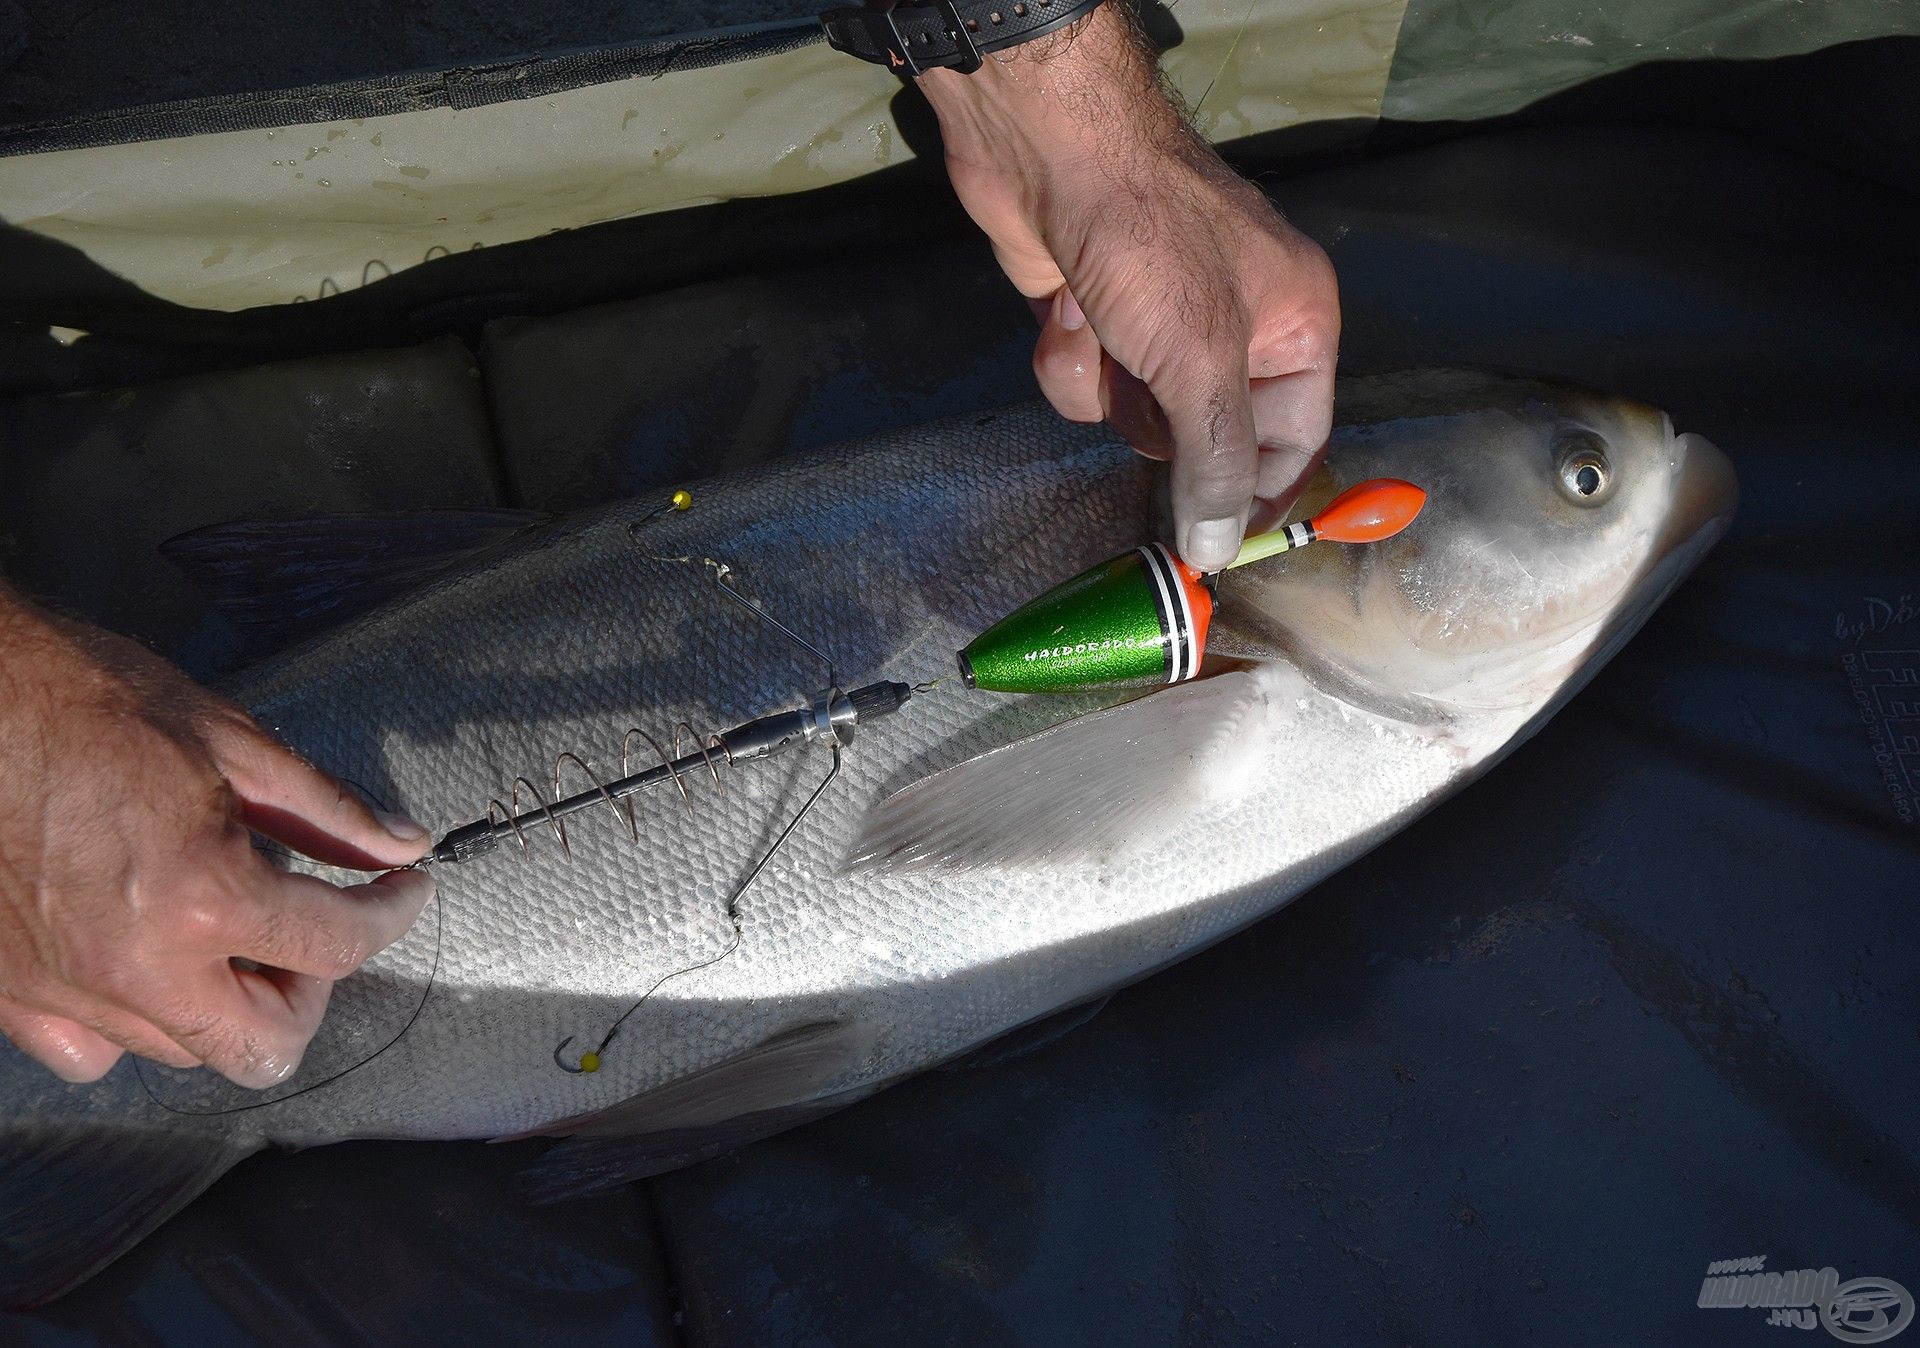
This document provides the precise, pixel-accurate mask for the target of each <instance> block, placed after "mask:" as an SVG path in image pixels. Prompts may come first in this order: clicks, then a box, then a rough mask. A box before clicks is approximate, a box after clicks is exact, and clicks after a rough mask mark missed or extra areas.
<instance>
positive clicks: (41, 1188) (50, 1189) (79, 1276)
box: [0, 1123, 252, 1310]
mask: <svg viewBox="0 0 1920 1348" xmlns="http://www.w3.org/2000/svg"><path fill="white" fill-rule="evenodd" d="M251 1151H252V1148H250V1147H238V1146H235V1145H233V1144H232V1143H230V1142H227V1141H225V1140H223V1139H221V1138H218V1137H212V1136H198V1135H195V1134H192V1133H169V1132H164V1131H159V1130H142V1131H132V1130H128V1129H124V1128H119V1129H113V1128H94V1127H90V1126H89V1125H87V1124H85V1123H73V1124H70V1125H68V1126H67V1127H64V1128H62V1129H60V1130H57V1131H56V1130H54V1129H50V1128H47V1129H34V1130H32V1131H12V1130H8V1131H0V1306H5V1307H6V1308H8V1309H16V1310H17V1309H22V1308H25V1307H28V1306H38V1305H40V1304H41V1303H43V1302H46V1301H51V1300H52V1299H53V1298H54V1297H57V1296H59V1295H60V1294H61V1293H63V1292H66V1291H67V1290H69V1289H70V1288H72V1287H74V1286H76V1285H77V1284H79V1283H81V1282H83V1281H85V1280H86V1279H87V1278H89V1277H91V1276H92V1275H93V1274H95V1273H97V1272H99V1271H100V1270H101V1269H102V1268H104V1267H106V1266H107V1265H108V1264H110V1263H112V1262H113V1261H114V1260H115V1259H117V1258H119V1257H120V1256H121V1255H122V1254H124V1253H126V1252H127V1250H129V1249H131V1248H132V1247H133V1246H134V1245H136V1244H137V1243H139V1241H140V1240H141V1239H142V1238H143V1237H145V1236H146V1235H147V1234H148V1233H149V1232H151V1231H153V1230H154V1229H155V1228H156V1227H158V1226H159V1225H160V1224H161V1223H162V1222H164V1221H166V1220H167V1218H169V1217H171V1216H172V1215H173V1214H174V1213H176V1212H178V1211H179V1210H180V1209H181V1208H183V1207H185V1206H186V1205H187V1204H188V1203H190V1202H192V1201H193V1199H195V1198H197V1197H198V1196H199V1195H200V1193H201V1192H202V1191H203V1190H205V1189H206V1188H207V1186H208V1185H210V1184H212V1183H213V1182H214V1181H215V1180H216V1179H219V1178H220V1176H221V1175H223V1174H225V1173H226V1172H227V1170H228V1169H229V1168H230V1167H232V1166H233V1165H235V1164H237V1163H238V1162H239V1161H240V1160H241V1159H242V1158H244V1157H245V1156H247V1155H248V1154H249V1152H251Z"/></svg>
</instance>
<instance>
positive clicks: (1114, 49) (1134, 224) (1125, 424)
mask: <svg viewBox="0 0 1920 1348" xmlns="http://www.w3.org/2000/svg"><path fill="white" fill-rule="evenodd" d="M920 85H921V87H922V89H923V90H924V91H925V93H926V95H927V98H928V100H929V101H930V102H931V103H932V104H933V107H934V111H935V112H936V113H937V114H938V116H939V118H940V129H941V134H942V137H943V139H944V141H945V143H946V155H947V170H948V173H949V175H950V176H951V177H952V179H953V185H954V189H955V191H957V192H958V193H959V196H960V200H961V203H962V204H963V205H965V206H966V208H967V212H968V214H970V215H971V216H972V217H973V219H974V221H975V223H977V224H978V225H979V226H980V227H981V228H982V229H984V230H985V231H986V232H987V235H988V237H989V238H990V239H992V241H993V246H994V251H995V253H996V254H997V255H998V257H999V259H1000V265H1001V266H1002V267H1003V268H1004V269H1005V270H1006V273H1007V275H1008V276H1009V277H1010V278H1011V279H1012V281H1013V283H1014V284H1015V285H1016V286H1018V287H1019V288H1020V290H1021V292H1022V293H1023V294H1025V295H1026V296H1027V297H1028V299H1030V300H1032V301H1034V302H1035V307H1036V310H1038V311H1039V312H1040V313H1041V315H1042V322H1043V327H1042V330H1041V334H1040V340H1039V343H1038V345H1037V346H1036V347H1035V350H1034V369H1035V372H1036V373H1037V374H1038V376H1039V379H1040V386H1041V388H1042V389H1044V390H1045V391H1046V394H1047V397H1048V399H1049V400H1051V401H1052V403H1053V405H1054V406H1055V407H1056V408H1057V409H1058V410H1059V411H1060V413H1061V415H1062V416H1065V417H1068V418H1070V419H1072V420H1075V421H1098V420H1100V419H1101V418H1102V417H1105V418H1106V419H1107V420H1108V421H1110V422H1112V423H1113V425H1114V427H1115V429H1117V430H1118V431H1120V433H1121V434H1122V435H1124V436H1126V437H1127V439H1128V441H1129V442H1130V443H1131V444H1132V445H1133V446H1134V448H1135V449H1137V450H1139V451H1140V452H1141V453H1143V454H1147V455H1150V456H1151V457H1153V458H1158V459H1171V460H1172V461H1173V509H1174V523H1175V537H1174V542H1175V544H1176V546H1177V547H1178V549H1179V551H1180V553H1181V555H1182V556H1183V557H1185V559H1186V560H1187V561H1189V562H1191V563H1192V564H1193V565H1195V566H1198V567H1200V568H1202V569H1203V570H1213V569H1217V568H1219V567H1222V566H1225V565H1226V564H1227V563H1228V562H1229V561H1231V560H1232V559H1233V555H1234V553H1235V552H1236V551H1237V550H1238V548H1239V546H1240V539H1241V535H1242V533H1243V532H1244V531H1245V528H1246V524H1247V519H1248V515H1249V512H1250V509H1251V507H1252V506H1253V504H1254V498H1255V496H1258V497H1260V498H1262V499H1263V500H1265V501H1266V502H1268V503H1269V504H1270V505H1272V506H1274V507H1277V508H1279V509H1284V508H1285V507H1286V506H1287V505H1289V504H1291V502H1292V500H1293V497H1294V496H1295V495H1297V494H1298V490H1299V488H1300V486H1301V485H1302V484H1303V482H1304V480H1305V478H1306V476H1307V474H1308V472H1309V471H1310V470H1311V469H1312V468H1313V466H1314V465H1315V463H1316V462H1317V460H1318V457H1319V454H1320V452H1321V450H1322V449H1323V448H1324V446H1325V443H1326V439H1327V433H1328V430H1329V428H1330V426H1331V422H1332V415H1333V367H1334V357H1335V353H1336V350H1337V348H1338V346H1339V338H1340V308H1339V298H1338V292H1337V290H1336V287H1335V284H1334V278H1333V268H1332V266H1331V264H1329V263H1328V261H1327V257H1326V254H1325V253H1323V252H1322V251H1321V250H1320V248H1319V247H1318V245H1316V244H1315V243H1314V242H1313V241H1312V240H1311V239H1308V238H1307V237H1306V236H1305V235H1303V234H1301V233H1299V232H1298V231H1297V230H1295V229H1294V228H1293V227H1292V226H1290V225H1288V224H1287V222H1286V221H1285V220H1284V219H1283V218H1281V216H1280V214H1279V212H1277V211H1276V210H1274V208H1273V207H1272V206H1271V205H1270V204H1269V203H1268V202H1267V199H1266V198H1265V197H1264V196H1262V195H1261V193H1260V192H1259V191H1258V189H1256V188H1255V187H1254V186H1253V185H1252V184H1250V183H1248V182H1247V181H1245V180H1244V179H1242V178H1240V177H1239V176H1238V175H1237V174H1235V173H1234V172H1233V171H1232V170H1231V169H1229V168H1228V167H1227V166H1226V165H1225V164H1223V163H1222V162H1221V161H1220V158H1219V156H1217V155H1216V154H1214V152H1213V150H1212V149H1211V148H1210V147H1209V146H1208V145H1207V144H1206V143H1205V142H1204V141H1203V140H1201V139H1200V137H1199V136H1197V135H1195V134H1194V133H1193V132H1192V131H1191V130H1189V129H1188V128H1187V126H1186V125H1185V123H1184V122H1183V121H1182V119H1181V117H1180V115H1179V113H1178V112H1177V111H1176V110H1175V109H1174V107H1173V105H1172V104H1171V103H1170V102H1169V101H1168V100H1167V98H1166V96H1165V95H1164V94H1163V93H1162V92H1161V90H1160V87H1159V84H1158V83H1157V81H1156V78H1155V75H1154V69H1153V61H1152V55H1151V52H1150V51H1148V50H1147V48H1146V47H1145V44H1144V41H1143V40H1142V39H1141V38H1140V37H1139V35H1138V33H1137V31H1136V30H1135V29H1134V27H1133V25H1132V21H1131V19H1130V18H1129V17H1128V15H1127V14H1126V13H1125V11H1124V10H1122V9H1121V7H1120V5H1119V3H1118V0H1109V3H1107V4H1105V5H1103V6H1102V7H1101V8H1100V9H1098V10H1096V11H1094V13H1093V14H1092V15H1091V16H1089V17H1088V18H1087V19H1085V20H1082V21H1081V22H1079V23H1077V24H1075V25H1073V26H1071V27H1070V28H1068V29H1067V30H1064V31H1063V33H1062V34H1060V35H1056V36H1050V37H1045V38H1040V39H1038V40H1036V41H1034V42H1030V43H1026V44H1023V45H1021V46H1017V47H1012V48H1009V49H1007V50H1006V51H1003V52H999V53H996V54H994V55H991V56H988V57H987V58H986V65H985V66H984V67H983V68H982V69H980V70H978V71H976V72H974V73H973V74H971V75H961V74H957V73H955V72H953V71H951V70H933V71H929V72H928V73H927V74H925V75H924V76H922V77H921V79H920Z"/></svg>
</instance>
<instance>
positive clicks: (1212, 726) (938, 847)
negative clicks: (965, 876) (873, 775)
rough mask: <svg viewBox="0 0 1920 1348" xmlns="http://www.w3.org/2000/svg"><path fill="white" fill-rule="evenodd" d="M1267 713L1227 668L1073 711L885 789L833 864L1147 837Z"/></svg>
mask: <svg viewBox="0 0 1920 1348" xmlns="http://www.w3.org/2000/svg"><path fill="white" fill-rule="evenodd" d="M1267 712H1268V699H1267V697H1266V694H1265V693H1264V692H1263V690H1262V687H1261V684H1260V682H1259V680H1258V679H1257V678H1256V676H1255V675H1253V674H1251V673H1248V672H1245V671H1240V670H1235V671H1231V672H1229V673H1225V674H1218V675H1215V676H1214V677H1212V678H1206V679H1200V680H1197V681H1196V682H1193V683H1183V684H1179V685H1177V686H1175V687H1172V688H1165V689H1162V690H1160V691H1158V692H1155V693H1152V694H1149V695H1148V696H1146V697H1142V698H1137V699H1135V700H1134V701H1132V702H1127V703H1123V704H1121V705H1120V706H1118V707H1109V708H1107V709H1106V710H1104V711H1096V712H1092V713H1089V714H1088V715H1085V716H1081V717H1077V718H1075V719H1074V720H1071V721H1067V722H1065V723H1063V724H1061V725H1057V726H1055V727H1053V728H1052V729H1051V730H1046V731H1043V732H1042V733H1040V734H1038V735H1033V736H1030V737H1029V738H1027V739H1023V740H1017V741H1015V742H1014V743H1012V744H1009V745H1006V746H1005V747H1004V748H1000V749H995V750H993V751H992V752H991V753H986V754H982V755H980V756H979V757H978V758H972V759H968V760H967V761H966V762H964V763H960V764H957V765H956V766H954V767H951V768H948V769H946V770H945V771H944V772H936V773H934V774H933V775H932V776H931V777H925V778H922V779H921V780H920V781H917V782H915V783H913V784H912V785H911V786H908V787H905V788H903V789H902V790H900V791H897V792H895V793H894V794H893V795H891V796H889V797H888V798H887V799H886V800H884V801H882V802H881V803H880V804H879V805H878V806H876V807H875V808H874V809H873V811H872V812H871V813H870V814H869V815H868V816H867V819H866V822H865V824H864V825H863V826H862V828H861V831H860V836H859V838H858V839H856V840H855V842H854V844H853V850H852V852H851V853H850V854H849V856H848V858H847V869H849V870H851V871H912V870H929V869H946V870H968V869H973V868H976V867H983V866H1011V865H1034V864H1046V863H1058V864H1075V863H1085V862H1089V861H1098V860H1102V859H1104V858H1105V857H1106V856H1109V855H1111V854H1113V853H1115V852H1118V851H1120V850H1122V849H1124V848H1125V847H1127V846H1128V845H1129V844H1133V843H1137V842H1151V841H1152V839H1154V838H1157V837H1161V836H1164V833H1165V831H1166V830H1167V829H1170V828H1175V827H1178V826H1179V825H1180V824H1181V823H1182V822H1183V821H1184V820H1186V819H1188V818H1189V817H1191V816H1193V815H1194V814H1195V813H1196V812H1197V811H1199V810H1202V809H1205V808H1207V807H1208V806H1209V805H1210V804H1211V803H1212V802H1213V801H1215V800H1216V799H1217V798H1218V796H1219V793H1220V790H1221V789H1222V787H1223V785H1224V784H1225V783H1228V782H1230V781H1232V780H1233V779H1234V778H1235V777H1236V776H1237V775H1238V774H1239V773H1240V772H1242V771H1243V770H1244V769H1245V768H1247V767H1248V766H1249V765H1252V764H1254V763H1255V762H1256V758H1255V756H1256V755H1257V754H1258V753H1259V752H1260V747H1261V744H1262V742H1263V737H1262V736H1259V735H1256V734H1254V733H1252V731H1253V730H1254V729H1255V728H1256V726H1257V724H1258V722H1259V720H1260V718H1262V717H1263V716H1265V715H1266V714H1267Z"/></svg>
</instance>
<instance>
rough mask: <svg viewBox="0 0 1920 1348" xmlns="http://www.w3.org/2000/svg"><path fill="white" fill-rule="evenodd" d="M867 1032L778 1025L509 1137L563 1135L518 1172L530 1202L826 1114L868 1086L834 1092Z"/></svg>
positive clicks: (575, 1192) (641, 1173) (604, 1184)
mask: <svg viewBox="0 0 1920 1348" xmlns="http://www.w3.org/2000/svg"><path fill="white" fill-rule="evenodd" d="M870 1046H871V1035H869V1034H868V1033H866V1032H865V1031H862V1030H860V1029H857V1028H856V1027H854V1026H852V1025H849V1024H843V1023H841V1022H837V1021H821V1022H816V1023H813V1024H807V1025H799V1026H795V1027H793V1028H791V1029H787V1030H782V1031H781V1032H779V1033H778V1034H775V1035H773V1036H771V1037H770V1038H768V1039H766V1040H764V1041H762V1042H761V1043H758V1044H755V1045H754V1046H753V1047H751V1048H748V1049H745V1050H743V1051H742V1052H739V1053H736V1054H734V1055H733V1056H731V1057H728V1058H724V1059H722V1060H721V1061H720V1062H717V1063H715V1064H713V1065H712V1066H710V1067H705V1068H702V1069H700V1070H699V1071H697V1072H693V1073H691V1074H690V1075H688V1076H685V1077H682V1078H680V1079H679V1080H677V1081H672V1082H668V1083H667V1084H666V1085H664V1086H659V1087H656V1088H655V1089H653V1090H650V1091H646V1092H643V1093H642V1094H640V1095H636V1096H633V1097H631V1098H629V1099H626V1100H622V1101H620V1102H619V1103H617V1104H613V1105H609V1106H607V1107H606V1108H605V1109H599V1110H595V1111H593V1112H592V1113H588V1114H577V1115H574V1116H573V1117H571V1118H566V1119H561V1120H560V1121H559V1122H557V1123H551V1124H547V1125H545V1126H543V1127H541V1128H537V1129H534V1130H532V1131H529V1132H525V1133H516V1134H514V1135H513V1136H512V1137H503V1138H498V1139H496V1140H497V1141H501V1142H511V1141H515V1140H518V1139H520V1138H527V1137H562V1138H565V1139H566V1140H565V1141H564V1142H562V1143H560V1145H558V1146H556V1147H555V1148H554V1149H553V1150H552V1151H550V1152H548V1153H547V1154H546V1155H545V1156H543V1157H541V1159H540V1160H539V1161H537V1162H535V1163H534V1164H533V1165H532V1166H531V1167H529V1168H528V1170H527V1171H526V1172H525V1176H524V1178H525V1181H526V1187H527V1188H528V1190H529V1192H530V1193H531V1195H532V1196H533V1197H534V1198H535V1200H536V1201H539V1202H554V1201H557V1200H559V1199H562V1198H573V1197H577V1196H579V1195H581V1194H588V1193H592V1192H594V1191H595V1190H598V1189H604V1188H608V1187H610V1186H612V1185H615V1184H624V1183H626V1182H627V1181H629V1180H637V1179H645V1178H646V1177H647V1176H649V1175H657V1174H660V1173H662V1172H664V1171H667V1170H672V1169H675V1168H676V1167H678V1166H681V1165H688V1164H691V1163H692V1162H694V1161H697V1160H704V1159H705V1158H706V1157H708V1156H714V1155H718V1154H719V1153H720V1152H722V1151H725V1150H728V1149H729V1148H731V1147H735V1146H740V1145H743V1144H745V1143H747V1142H751V1141H754V1140H756V1139H758V1138H762V1137H766V1136H769V1135H771V1134H773V1133H777V1132H779V1131H781V1130H782V1129H785V1128H791V1127H793V1126H795V1125H797V1124H800V1123H805V1122H806V1121H808V1120H809V1119H814V1118H818V1117H819V1116H820V1115H822V1114H826V1113H831V1112H832V1111H833V1110H836V1109H839V1108H841V1107H843V1106H844V1105H848V1104H851V1103H852V1102H853V1101H854V1100H856V1099H859V1098H860V1097H861V1096H863V1095H866V1094H869V1093H871V1090H872V1089H873V1088H872V1087H870V1086H860V1087H855V1088H853V1089H845V1088H840V1089H835V1087H836V1084H837V1083H839V1082H844V1081H845V1080H847V1079H848V1078H849V1076H850V1075H851V1074H852V1073H853V1072H854V1070H855V1069H856V1068H857V1067H858V1065H859V1064H860V1063H861V1062H862V1061H863V1060H864V1059H865V1057H866V1055H867V1052H868V1050H869V1048H870Z"/></svg>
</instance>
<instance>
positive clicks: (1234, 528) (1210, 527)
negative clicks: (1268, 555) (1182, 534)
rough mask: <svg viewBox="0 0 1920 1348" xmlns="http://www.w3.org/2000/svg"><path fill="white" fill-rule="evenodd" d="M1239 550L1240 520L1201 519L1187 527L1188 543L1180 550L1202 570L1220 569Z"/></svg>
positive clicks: (1181, 553) (1187, 559) (1183, 556)
mask: <svg viewBox="0 0 1920 1348" xmlns="http://www.w3.org/2000/svg"><path fill="white" fill-rule="evenodd" d="M1239 551H1240V521H1239V520H1237V519H1220V520H1201V521H1200V522H1199V523H1198V524H1194V525H1192V526H1190V527H1189V528H1188V529H1187V545H1186V546H1185V547H1184V548H1182V549H1181V550H1180V555H1181V557H1182V558H1183V559H1184V560H1185V561H1186V562H1187V563H1188V564H1189V565H1191V566H1196V567H1198V568H1200V570H1202V571H1218V570H1220V569H1221V568H1223V567H1225V566H1226V564H1227V563H1228V562H1230V561H1232V560H1233V559H1234V556H1235V555H1236V554H1237V553H1238V552H1239Z"/></svg>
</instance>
